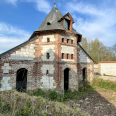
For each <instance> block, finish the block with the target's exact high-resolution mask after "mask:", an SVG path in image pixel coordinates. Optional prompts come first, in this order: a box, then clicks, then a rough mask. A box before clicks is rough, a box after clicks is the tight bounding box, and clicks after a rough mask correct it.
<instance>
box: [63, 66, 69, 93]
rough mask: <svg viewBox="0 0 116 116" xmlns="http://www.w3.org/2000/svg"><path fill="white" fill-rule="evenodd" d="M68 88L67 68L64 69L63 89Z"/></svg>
mask: <svg viewBox="0 0 116 116" xmlns="http://www.w3.org/2000/svg"><path fill="white" fill-rule="evenodd" d="M68 89H69V68H66V69H65V70H64V91H67V90H68Z"/></svg>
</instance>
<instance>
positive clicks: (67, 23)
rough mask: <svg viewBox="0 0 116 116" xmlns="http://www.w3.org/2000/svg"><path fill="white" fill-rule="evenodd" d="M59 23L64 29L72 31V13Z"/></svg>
mask: <svg viewBox="0 0 116 116" xmlns="http://www.w3.org/2000/svg"><path fill="white" fill-rule="evenodd" d="M58 22H60V23H61V24H62V25H63V28H64V29H67V30H70V31H72V27H73V23H74V20H73V18H72V17H71V15H70V13H67V14H66V15H64V16H63V17H62V18H61V19H60V20H59V21H58ZM62 22H63V23H62Z"/></svg>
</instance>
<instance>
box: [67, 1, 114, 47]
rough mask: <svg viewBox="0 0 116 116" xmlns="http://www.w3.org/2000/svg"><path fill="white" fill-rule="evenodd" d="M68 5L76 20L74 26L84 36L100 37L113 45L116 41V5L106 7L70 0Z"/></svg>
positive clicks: (105, 42)
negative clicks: (71, 0)
mask: <svg viewBox="0 0 116 116" xmlns="http://www.w3.org/2000/svg"><path fill="white" fill-rule="evenodd" d="M102 5H103V4H101V6H102ZM67 6H68V9H69V11H70V12H71V14H73V18H74V20H75V24H74V28H75V29H76V30H77V31H78V32H80V33H81V34H82V35H83V37H86V38H88V39H89V38H90V39H95V38H98V39H99V40H100V41H102V42H103V43H104V44H105V45H107V46H112V45H113V44H114V43H116V39H115V38H116V33H115V30H114V28H115V25H116V20H115V19H116V15H115V12H116V8H115V7H110V8H109V7H108V4H107V6H106V7H101V6H95V5H92V4H87V3H86V4H85V3H82V2H80V3H77V4H75V2H70V3H68V4H67ZM67 6H66V7H67ZM104 6H105V5H104ZM76 14H77V15H76Z"/></svg>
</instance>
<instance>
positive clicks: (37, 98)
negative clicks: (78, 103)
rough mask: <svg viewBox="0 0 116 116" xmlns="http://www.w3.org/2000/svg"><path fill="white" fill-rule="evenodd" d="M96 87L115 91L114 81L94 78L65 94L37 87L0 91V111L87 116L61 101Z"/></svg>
mask: <svg viewBox="0 0 116 116" xmlns="http://www.w3.org/2000/svg"><path fill="white" fill-rule="evenodd" d="M96 88H104V89H105V90H113V91H116V82H111V81H109V80H108V81H104V80H103V79H99V78H95V79H94V80H93V82H92V83H91V84H90V85H86V86H85V87H81V88H79V90H78V91H73V92H72V91H70V90H68V91H67V92H66V93H65V94H59V93H58V92H57V91H56V89H54V90H47V91H43V90H41V89H39V88H38V89H36V90H30V91H27V93H24V92H23V93H19V92H16V91H5V92H0V96H1V97H0V113H1V114H5V116H7V114H8V116H67V115H70V116H71V115H76V116H89V114H86V113H83V112H81V111H80V110H79V109H77V108H75V107H74V108H69V107H68V106H66V105H64V104H63V102H64V101H67V100H73V99H76V100H80V99H83V98H86V96H87V94H90V93H92V92H94V91H95V90H96ZM110 100H114V98H113V97H112V98H110ZM1 114H0V115H1ZM51 114H52V115H51ZM1 116H2V115H1Z"/></svg>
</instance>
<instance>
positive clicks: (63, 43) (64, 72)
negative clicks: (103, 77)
mask: <svg viewBox="0 0 116 116" xmlns="http://www.w3.org/2000/svg"><path fill="white" fill-rule="evenodd" d="M73 23H74V20H73V18H72V17H71V15H70V13H67V14H66V15H64V16H63V15H62V14H61V13H60V11H59V10H58V9H57V8H56V6H55V5H54V7H53V9H52V10H51V12H50V13H49V14H48V16H47V17H46V18H45V20H44V21H43V23H42V24H41V26H40V27H39V28H38V29H37V30H36V31H34V33H33V34H32V35H31V37H30V38H29V39H28V40H27V41H26V42H24V43H22V44H21V45H19V46H16V47H15V48H13V49H11V50H9V51H7V52H5V53H2V54H0V80H1V86H0V91H5V90H13V89H17V90H18V89H21V88H23V89H27V90H29V89H36V88H42V89H53V88H57V89H60V90H68V89H70V90H72V91H73V90H78V87H79V82H80V81H82V80H84V79H87V80H88V81H91V80H92V79H93V77H94V68H93V64H94V62H93V60H92V58H91V57H90V56H89V55H88V54H87V53H86V51H85V50H84V49H83V48H82V47H81V45H80V44H79V42H81V39H82V35H81V34H80V33H78V32H76V30H74V29H73Z"/></svg>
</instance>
